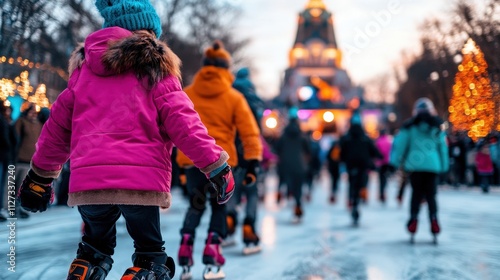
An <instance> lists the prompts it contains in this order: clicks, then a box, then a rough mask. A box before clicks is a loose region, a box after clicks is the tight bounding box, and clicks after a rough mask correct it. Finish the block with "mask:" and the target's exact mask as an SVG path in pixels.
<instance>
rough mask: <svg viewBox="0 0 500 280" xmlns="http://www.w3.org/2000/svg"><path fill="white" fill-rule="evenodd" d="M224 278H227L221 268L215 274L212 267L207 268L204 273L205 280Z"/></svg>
mask: <svg viewBox="0 0 500 280" xmlns="http://www.w3.org/2000/svg"><path fill="white" fill-rule="evenodd" d="M212 268H214V267H212ZM224 278H226V274H225V273H224V271H222V269H220V268H219V269H218V271H217V272H214V271H212V269H211V267H208V268H205V272H204V273H203V280H221V279H224Z"/></svg>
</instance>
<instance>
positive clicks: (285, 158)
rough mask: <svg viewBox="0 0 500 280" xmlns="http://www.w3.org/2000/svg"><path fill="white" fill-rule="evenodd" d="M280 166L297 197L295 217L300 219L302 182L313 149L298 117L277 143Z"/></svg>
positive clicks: (294, 195) (291, 121)
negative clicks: (301, 128)
mask: <svg viewBox="0 0 500 280" xmlns="http://www.w3.org/2000/svg"><path fill="white" fill-rule="evenodd" d="M276 152H277V154H278V157H279V164H280V168H281V170H282V172H283V178H284V180H285V182H286V184H287V186H288V188H289V192H290V193H291V194H292V195H293V197H294V198H295V211H294V214H295V217H296V218H297V219H300V218H301V217H302V214H303V209H302V203H301V198H302V184H303V183H304V180H305V177H306V172H307V162H308V159H309V158H310V155H311V151H310V146H309V142H308V141H307V138H306V136H305V135H304V133H303V132H302V131H301V130H300V125H299V121H298V119H297V118H292V119H290V122H289V123H288V125H287V126H286V127H285V130H284V132H283V135H281V137H280V139H279V140H278V143H277V145H276Z"/></svg>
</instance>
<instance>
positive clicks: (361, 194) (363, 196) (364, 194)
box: [359, 187, 368, 204]
mask: <svg viewBox="0 0 500 280" xmlns="http://www.w3.org/2000/svg"><path fill="white" fill-rule="evenodd" d="M359 198H360V201H361V202H362V203H363V204H366V203H368V189H367V188H366V187H364V188H362V189H361V190H360V191H359Z"/></svg>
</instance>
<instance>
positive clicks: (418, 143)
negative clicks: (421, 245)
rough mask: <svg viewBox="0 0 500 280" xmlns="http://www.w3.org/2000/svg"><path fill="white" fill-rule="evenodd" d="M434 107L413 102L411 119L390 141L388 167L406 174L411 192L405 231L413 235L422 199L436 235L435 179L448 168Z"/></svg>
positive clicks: (427, 102) (424, 101)
mask: <svg viewBox="0 0 500 280" xmlns="http://www.w3.org/2000/svg"><path fill="white" fill-rule="evenodd" d="M436 115H437V114H436V109H435V108H434V104H433V103H432V101H431V100H429V99H428V98H420V99H418V100H417V101H416V102H415V105H414V109H413V117H412V118H410V119H409V120H407V121H406V122H405V123H404V124H403V126H402V127H401V129H400V131H399V133H398V134H397V135H396V137H395V139H394V144H393V149H392V152H391V156H390V164H391V165H393V166H394V167H401V168H402V169H403V170H404V171H405V172H409V174H410V182H411V186H412V189H413V193H412V197H411V206H410V220H409V221H408V224H407V227H408V231H409V232H410V233H412V234H414V233H415V232H416V231H417V219H418V213H419V211H420V204H421V202H422V200H423V199H425V200H426V201H427V204H428V206H429V219H430V221H431V232H432V233H433V234H434V235H436V234H438V233H439V232H440V227H439V223H438V219H437V201H436V192H437V179H438V175H439V174H441V173H444V172H446V171H447V170H448V168H449V158H448V146H447V143H446V134H445V132H444V131H442V129H441V124H442V122H443V121H442V120H441V119H440V118H439V117H437V116H436Z"/></svg>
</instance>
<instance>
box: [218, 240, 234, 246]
mask: <svg viewBox="0 0 500 280" xmlns="http://www.w3.org/2000/svg"><path fill="white" fill-rule="evenodd" d="M234 245H236V240H234V239H229V240H224V241H222V243H221V244H220V246H221V247H231V246H234Z"/></svg>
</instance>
